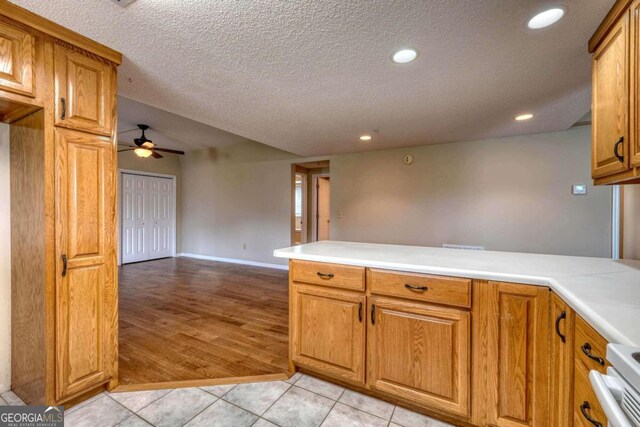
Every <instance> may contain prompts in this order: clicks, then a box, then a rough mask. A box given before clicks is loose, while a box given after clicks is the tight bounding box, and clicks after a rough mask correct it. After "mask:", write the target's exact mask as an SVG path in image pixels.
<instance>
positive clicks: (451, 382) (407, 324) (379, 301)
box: [367, 298, 471, 416]
mask: <svg viewBox="0 0 640 427" xmlns="http://www.w3.org/2000/svg"><path fill="white" fill-rule="evenodd" d="M369 314H370V319H369V326H368V331H369V334H368V343H369V344H368V363H369V367H368V381H367V382H368V384H369V385H370V386H371V387H372V388H374V389H376V390H379V391H381V392H384V393H386V394H388V395H392V396H395V397H398V398H401V399H404V400H408V401H410V402H413V403H415V404H419V405H421V406H426V407H429V408H432V409H435V410H438V411H442V412H447V413H451V414H455V415H460V416H468V415H469V392H470V387H469V384H470V368H469V358H470V356H469V352H470V340H471V337H470V330H469V328H470V314H469V313H468V312H466V311H463V310H457V309H448V308H442V307H437V306H431V305H427V304H421V303H411V302H405V301H401V300H393V299H387V298H371V306H370V309H369Z"/></svg>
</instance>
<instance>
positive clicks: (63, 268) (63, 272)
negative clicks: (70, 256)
mask: <svg viewBox="0 0 640 427" xmlns="http://www.w3.org/2000/svg"><path fill="white" fill-rule="evenodd" d="M66 275H67V256H66V255H62V277H65V276H66Z"/></svg>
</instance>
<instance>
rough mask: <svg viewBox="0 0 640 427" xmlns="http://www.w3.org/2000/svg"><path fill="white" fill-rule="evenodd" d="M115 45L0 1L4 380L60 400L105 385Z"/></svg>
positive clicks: (21, 392)
mask: <svg viewBox="0 0 640 427" xmlns="http://www.w3.org/2000/svg"><path fill="white" fill-rule="evenodd" d="M120 62H121V55H120V54H119V53H118V52H116V51H113V50H112V49H109V48H107V47H105V46H103V45H100V44H98V43H96V42H94V41H92V40H89V39H87V38H85V37H83V36H81V35H79V34H76V33H74V32H72V31H70V30H68V29H66V28H63V27H61V26H59V25H57V24H54V23H53V22H51V21H48V20H46V19H44V18H42V17H40V16H37V15H35V14H33V13H30V12H28V11H26V10H24V9H22V8H20V7H18V6H15V5H13V4H11V3H9V2H6V1H0V120H2V121H3V122H5V123H9V124H10V125H11V127H10V146H11V164H10V167H11V233H12V234H11V305H12V313H11V329H12V349H11V350H12V378H11V384H12V389H13V391H14V392H15V393H16V394H18V396H20V397H21V398H22V399H23V400H24V401H25V402H26V403H28V404H46V405H54V404H56V405H59V404H62V405H68V404H72V403H74V402H76V401H79V400H82V399H83V398H86V397H87V396H88V395H91V394H93V393H96V392H98V391H100V390H102V389H105V388H107V389H112V388H113V387H115V386H116V385H117V377H118V376H117V368H118V367H117V360H118V357H117V355H118V342H117V337H118V335H117V333H118V311H117V307H118V306H117V265H116V253H117V252H116V246H117V238H116V236H117V234H116V182H117V181H116V172H117V149H116V144H117V143H116V135H115V129H116V120H117V116H116V68H117V66H118V64H120Z"/></svg>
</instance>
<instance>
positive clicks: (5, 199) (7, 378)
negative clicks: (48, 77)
mask: <svg viewBox="0 0 640 427" xmlns="http://www.w3.org/2000/svg"><path fill="white" fill-rule="evenodd" d="M9 196H10V187H9V125H7V124H4V123H0V392H4V391H7V390H9V388H10V385H11V222H10V219H11V218H10V210H9V201H10V197H9Z"/></svg>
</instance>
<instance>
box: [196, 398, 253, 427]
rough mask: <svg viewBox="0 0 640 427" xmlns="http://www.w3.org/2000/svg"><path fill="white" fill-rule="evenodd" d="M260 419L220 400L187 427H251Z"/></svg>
mask: <svg viewBox="0 0 640 427" xmlns="http://www.w3.org/2000/svg"><path fill="white" fill-rule="evenodd" d="M257 419H258V416H257V415H254V414H252V413H251V412H248V411H245V410H244V409H240V408H238V407H237V406H235V405H232V404H231V403H227V402H225V401H224V400H218V401H217V402H216V403H214V404H213V405H211V406H209V407H208V408H207V409H205V410H204V411H202V412H200V413H199V414H198V416H196V417H195V418H194V419H192V420H191V421H189V422H188V423H187V424H186V426H185V427H249V426H251V425H252V424H253V423H254V422H255V421H256V420H257Z"/></svg>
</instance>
